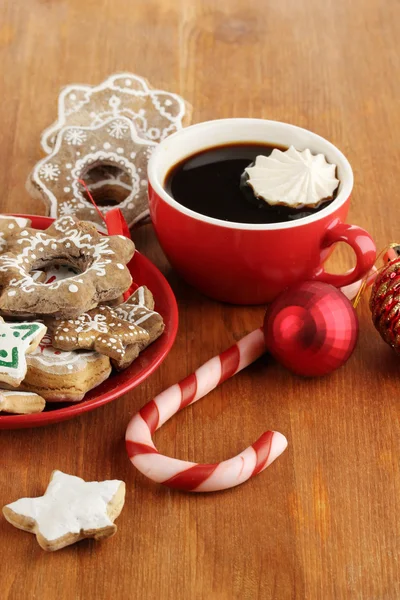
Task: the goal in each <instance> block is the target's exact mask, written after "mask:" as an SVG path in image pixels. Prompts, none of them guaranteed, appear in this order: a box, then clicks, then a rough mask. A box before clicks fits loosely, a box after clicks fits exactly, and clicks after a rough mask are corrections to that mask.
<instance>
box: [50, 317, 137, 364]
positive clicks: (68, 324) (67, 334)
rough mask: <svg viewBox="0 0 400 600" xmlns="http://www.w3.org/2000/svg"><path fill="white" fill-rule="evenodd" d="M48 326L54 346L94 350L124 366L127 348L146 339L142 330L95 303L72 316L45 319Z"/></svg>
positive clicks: (61, 348) (66, 348) (67, 348)
mask: <svg viewBox="0 0 400 600" xmlns="http://www.w3.org/2000/svg"><path fill="white" fill-rule="evenodd" d="M49 327H50V328H51V329H52V331H53V346H54V347H55V348H59V349H60V350H95V351H96V352H98V353H99V354H104V355H106V356H109V357H110V358H111V359H112V360H113V361H114V362H115V363H116V364H117V365H124V366H125V355H126V352H127V350H128V349H129V348H130V347H131V346H133V345H137V344H140V343H143V342H147V341H148V339H149V334H148V333H147V331H146V330H145V329H143V328H142V327H138V326H136V325H133V324H132V323H128V322H127V321H125V320H123V319H120V318H119V317H118V316H117V315H116V313H115V312H114V311H113V309H111V308H109V307H108V306H98V307H97V308H95V309H93V310H90V311H88V312H86V313H84V314H82V315H80V316H79V317H78V318H76V319H69V320H63V321H57V320H56V321H54V322H49ZM126 366H127V365H126Z"/></svg>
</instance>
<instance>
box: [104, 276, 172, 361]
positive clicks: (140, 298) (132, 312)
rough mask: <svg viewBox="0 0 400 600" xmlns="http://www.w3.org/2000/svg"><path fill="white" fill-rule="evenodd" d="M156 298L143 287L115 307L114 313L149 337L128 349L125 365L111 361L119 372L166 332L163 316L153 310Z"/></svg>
mask: <svg viewBox="0 0 400 600" xmlns="http://www.w3.org/2000/svg"><path fill="white" fill-rule="evenodd" d="M153 308H154V298H153V295H152V293H151V292H150V290H149V289H148V288H147V287H145V286H142V287H140V288H139V289H137V290H136V292H135V293H134V294H132V296H131V297H130V298H129V299H128V300H127V301H126V302H123V303H122V304H119V305H118V306H116V307H114V308H113V310H114V312H115V313H116V314H117V315H118V316H119V317H120V318H121V319H124V320H125V321H128V322H129V323H132V324H133V325H135V326H136V327H140V328H142V329H144V330H145V331H147V333H148V335H149V337H148V339H147V340H143V341H141V342H139V343H138V344H136V345H133V346H130V347H129V348H127V351H126V353H125V358H124V360H125V364H124V363H119V364H117V363H116V362H114V360H112V359H111V364H112V365H113V367H115V368H116V369H117V370H121V368H126V366H128V365H130V364H131V363H132V362H133V361H134V360H135V359H136V358H137V357H138V355H139V353H140V352H142V350H144V349H145V348H146V347H147V346H149V344H151V343H152V342H154V341H155V340H156V339H157V338H158V337H159V336H160V335H161V334H162V332H163V331H164V321H163V318H162V316H161V315H160V314H159V313H158V312H155V311H154V310H153Z"/></svg>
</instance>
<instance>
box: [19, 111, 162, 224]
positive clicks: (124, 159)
mask: <svg viewBox="0 0 400 600" xmlns="http://www.w3.org/2000/svg"><path fill="white" fill-rule="evenodd" d="M155 147H156V144H155V143H154V142H151V141H148V140H144V139H143V138H140V137H139V136H138V134H137V132H136V129H135V126H134V124H133V122H132V121H131V120H130V119H128V118H126V117H123V116H120V117H117V118H116V117H111V118H110V119H108V120H106V121H105V122H104V123H102V124H101V125H97V126H95V127H85V126H79V127H78V126H69V127H65V128H64V129H62V130H61V131H60V132H59V134H58V137H57V142H56V145H55V147H54V150H53V151H52V153H51V154H50V155H49V156H46V157H45V158H43V159H42V160H41V161H39V162H38V163H37V165H36V166H35V167H34V169H33V171H32V173H31V175H30V179H29V180H28V189H29V191H30V192H31V193H32V195H33V196H35V197H38V198H40V199H41V200H43V201H44V202H45V204H46V205H47V206H48V208H49V212H50V216H51V217H60V216H66V215H72V216H75V217H77V218H79V219H84V220H86V221H90V222H92V223H95V224H96V226H97V227H98V228H100V229H101V230H102V231H104V230H105V229H104V221H103V220H102V219H101V218H100V216H99V214H98V213H97V211H96V210H95V209H94V208H93V205H92V203H91V202H90V200H89V199H88V198H87V197H86V195H85V190H84V188H83V187H82V185H81V184H80V183H79V179H85V180H86V179H87V177H88V176H90V173H91V172H92V171H93V170H95V171H96V170H98V169H99V168H100V167H102V166H104V165H109V166H111V167H114V168H116V169H119V170H121V171H123V172H124V173H125V175H126V176H127V177H128V179H129V186H128V187H129V189H128V190H125V192H127V193H123V194H122V195H120V192H121V191H122V190H121V189H120V190H119V192H118V197H116V196H115V197H114V196H112V200H113V201H112V202H111V203H109V204H108V205H101V206H99V209H100V210H101V211H102V212H103V213H104V214H106V213H107V212H108V211H110V210H111V209H113V208H115V205H116V203H118V208H120V209H121V212H122V214H123V215H124V217H125V219H126V221H127V223H128V225H129V226H132V225H134V224H135V223H136V222H138V221H140V220H141V219H143V218H144V217H147V215H148V202H147V163H148V160H149V158H150V156H151V153H152V151H153V150H154V148H155ZM119 187H120V188H121V186H119ZM92 191H93V189H92ZM95 199H96V194H95Z"/></svg>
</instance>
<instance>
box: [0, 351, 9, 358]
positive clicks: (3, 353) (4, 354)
mask: <svg viewBox="0 0 400 600" xmlns="http://www.w3.org/2000/svg"><path fill="white" fill-rule="evenodd" d="M7 355H8V352H7V350H0V356H1V357H2V358H5V357H6V356H7Z"/></svg>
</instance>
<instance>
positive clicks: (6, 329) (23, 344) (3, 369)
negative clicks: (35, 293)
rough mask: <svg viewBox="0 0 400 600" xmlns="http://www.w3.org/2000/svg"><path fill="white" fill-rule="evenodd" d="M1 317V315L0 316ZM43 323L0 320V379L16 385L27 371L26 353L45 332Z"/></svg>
mask: <svg viewBox="0 0 400 600" xmlns="http://www.w3.org/2000/svg"><path fill="white" fill-rule="evenodd" d="M0 319H1V317H0ZM46 330H47V327H46V326H45V325H43V323H5V322H4V321H3V319H1V321H0V381H1V382H4V383H7V384H8V385H11V386H13V387H17V386H18V385H19V384H20V383H21V381H22V380H23V379H24V377H25V375H26V371H27V368H28V367H27V363H26V356H25V355H26V354H30V353H31V352H33V351H34V350H35V349H36V348H37V347H38V345H39V343H40V340H41V339H42V337H43V336H44V334H45V333H46Z"/></svg>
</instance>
